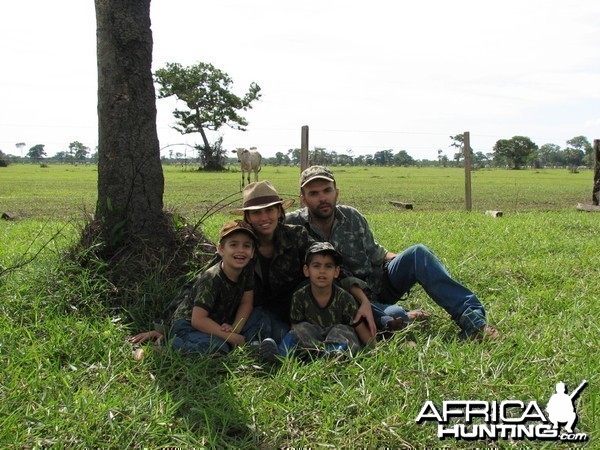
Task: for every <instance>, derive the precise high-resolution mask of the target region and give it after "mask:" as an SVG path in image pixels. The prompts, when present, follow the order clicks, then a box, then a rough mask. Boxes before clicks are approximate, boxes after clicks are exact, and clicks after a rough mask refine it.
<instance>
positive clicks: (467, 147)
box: [463, 131, 471, 211]
mask: <svg viewBox="0 0 600 450" xmlns="http://www.w3.org/2000/svg"><path fill="white" fill-rule="evenodd" d="M463 154H464V157H465V200H466V203H467V205H466V206H467V211H471V140H470V133H469V132H468V131H465V133H464V134H463Z"/></svg>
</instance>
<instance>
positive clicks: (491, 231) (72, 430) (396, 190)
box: [0, 165, 600, 449]
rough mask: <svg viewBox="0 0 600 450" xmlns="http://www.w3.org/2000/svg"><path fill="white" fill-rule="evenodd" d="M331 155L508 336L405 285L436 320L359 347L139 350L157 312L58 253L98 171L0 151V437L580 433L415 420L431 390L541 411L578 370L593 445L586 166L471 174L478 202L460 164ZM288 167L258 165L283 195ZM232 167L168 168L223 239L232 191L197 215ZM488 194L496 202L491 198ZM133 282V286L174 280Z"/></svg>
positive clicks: (364, 201)
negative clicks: (399, 204) (7, 216)
mask: <svg viewBox="0 0 600 450" xmlns="http://www.w3.org/2000/svg"><path fill="white" fill-rule="evenodd" d="M333 170H334V173H335V175H336V179H337V181H338V186H339V187H340V189H341V194H340V202H341V203H347V204H350V205H353V206H356V207H358V208H359V209H360V210H362V211H363V212H364V213H365V215H366V216H367V218H368V219H369V221H370V223H371V226H372V229H373V231H374V234H375V236H376V238H377V240H378V241H379V242H380V243H382V244H383V245H384V246H386V247H387V248H388V249H390V250H392V251H399V250H401V249H403V248H405V247H407V246H409V245H412V244H414V243H423V244H425V245H427V246H429V247H430V248H431V249H432V250H433V251H434V252H435V253H436V254H437V255H438V256H439V257H440V259H441V260H442V261H443V262H444V264H445V265H446V267H447V268H448V270H449V271H450V273H451V274H452V275H453V276H454V277H455V278H456V279H457V280H459V281H461V282H463V283H464V284H466V285H467V286H469V287H470V288H472V289H473V290H474V291H475V292H476V293H477V294H478V295H479V296H480V298H481V299H482V301H483V303H484V305H485V306H486V308H487V310H488V315H489V320H490V322H491V323H492V324H494V325H496V326H497V327H498V328H499V329H500V331H501V333H502V339H501V340H499V341H497V342H484V343H482V344H478V343H473V342H462V341H458V340H457V339H456V334H457V332H458V328H457V327H456V326H455V325H454V324H453V323H451V321H450V320H449V319H448V318H447V317H446V315H445V313H444V312H443V311H442V310H441V309H440V308H439V307H437V306H436V305H435V304H433V302H431V300H429V298H428V297H427V295H426V294H425V293H424V292H423V291H422V289H420V288H416V289H414V290H413V292H412V293H411V295H410V297H409V298H408V299H407V300H406V301H404V304H403V306H406V307H408V308H418V307H422V308H425V309H427V310H429V311H431V312H433V318H432V320H431V322H429V323H427V324H426V325H424V326H418V327H414V328H411V329H409V330H407V331H406V332H401V333H398V334H397V335H396V336H394V338H393V339H391V340H389V341H386V342H382V343H381V344H380V345H378V346H377V347H376V348H375V349H373V350H371V351H368V352H365V353H363V354H360V355H358V356H357V357H356V358H353V359H332V360H319V361H316V362H314V363H312V364H302V363H300V362H298V361H297V360H295V359H291V360H288V361H285V362H284V363H283V365H282V366H281V367H280V368H276V369H274V370H267V369H265V368H264V367H260V365H258V364H257V363H256V360H255V359H254V357H253V356H252V355H251V353H250V352H249V351H248V350H247V349H239V350H236V351H235V352H233V353H231V354H230V355H228V356H226V357H220V358H191V357H183V356H181V355H178V354H174V353H173V352H170V351H168V350H166V349H164V350H163V351H162V352H158V351H155V350H153V349H152V346H151V345H148V346H145V347H144V349H145V351H146V357H145V358H144V359H143V360H142V361H135V360H134V359H133V358H132V347H131V345H130V344H128V343H127V341H126V338H127V336H129V335H130V334H132V333H134V332H137V331H140V330H142V329H144V328H146V327H149V326H150V319H151V318H152V316H153V312H148V313H147V315H146V316H142V317H140V316H135V317H132V316H131V314H130V312H129V311H126V310H123V309H114V308H108V307H106V306H105V305H104V303H103V299H106V298H107V297H109V296H110V295H113V293H115V292H118V289H119V287H118V286H112V285H110V284H109V283H107V282H106V281H105V280H103V279H102V276H101V273H102V272H101V267H95V268H94V267H92V268H85V269H84V268H80V267H73V265H72V263H70V262H69V261H68V260H67V259H65V258H64V255H65V253H66V251H67V250H68V249H69V248H70V247H71V246H72V244H73V243H74V242H75V241H76V240H77V238H78V233H79V231H80V228H81V224H82V223H83V218H84V215H85V213H91V212H93V210H94V202H95V195H96V191H95V190H96V179H97V178H96V177H97V172H96V168H95V167H93V166H78V167H74V166H49V167H48V168H41V167H39V166H36V165H12V166H9V167H8V168H0V213H2V212H11V213H16V214H18V215H19V216H20V217H19V218H18V219H17V220H15V221H0V271H2V270H3V268H9V267H15V270H14V271H11V272H10V273H6V274H5V275H4V276H0V308H1V309H2V314H1V315H0V417H2V424H3V425H2V427H0V446H2V447H9V448H10V447H12V446H14V447H21V448H39V447H53V446H55V447H56V448H64V447H69V448H84V447H97V448H103V447H111V448H126V447H131V448H161V447H166V446H178V447H183V448H191V447H195V448H203V447H204V448H250V449H254V448H256V449H269V448H292V447H295V448H298V447H303V448H357V447H358V448H407V449H408V448H425V447H427V448H440V447H445V448H474V447H484V446H486V447H487V446H491V447H496V448H549V447H552V448H572V447H573V446H574V445H575V444H572V443H566V442H563V443H560V442H558V443H554V441H553V440H537V439H526V438H524V439H505V438H498V439H489V438H488V439H477V440H474V441H469V440H455V439H454V438H446V439H445V440H440V438H438V436H437V424H435V423H433V422H428V421H426V422H424V423H421V424H417V423H416V422H415V418H416V417H417V416H418V415H419V412H420V411H421V409H422V407H423V406H424V404H425V402H427V401H432V402H434V403H435V404H436V405H438V406H439V405H441V404H442V402H443V401H450V400H479V401H486V402H488V401H489V402H491V401H497V402H498V403H500V402H502V401H504V400H518V401H522V402H524V403H525V404H527V403H529V402H532V401H536V402H537V403H538V404H539V405H540V407H541V408H544V407H545V405H546V403H547V401H548V399H549V398H550V396H551V395H552V394H553V393H554V388H555V385H556V383H558V382H559V381H562V382H564V383H566V385H567V388H568V390H569V391H571V390H572V389H574V388H575V387H576V386H577V385H579V384H580V383H581V382H582V381H583V380H584V379H585V380H587V381H588V385H587V387H585V389H584V390H583V391H582V393H581V395H580V396H579V398H578V400H577V402H576V404H575V405H576V411H577V414H578V417H579V421H578V423H577V426H576V431H577V432H578V433H585V434H586V435H587V439H588V440H587V446H588V447H589V448H595V447H596V446H597V445H598V444H597V443H596V441H597V440H598V439H599V431H600V430H599V427H598V416H599V408H600V405H599V403H598V393H599V390H598V383H599V382H600V377H599V375H598V373H599V368H600V364H599V362H598V361H599V356H600V355H599V352H598V348H600V334H599V328H600V327H599V325H598V322H597V318H598V317H600V306H599V305H600V302H599V298H598V297H599V296H600V294H599V293H600V279H599V277H598V266H599V263H600V257H599V256H598V249H597V247H598V242H600V241H599V237H600V215H598V214H595V213H585V212H579V211H576V210H575V205H576V204H577V203H579V202H581V203H589V201H590V198H591V189H592V172H591V171H583V172H581V173H575V174H573V173H569V172H568V171H567V170H524V171H508V170H480V171H476V172H473V174H472V180H473V211H472V212H470V213H469V212H466V211H464V199H463V197H464V178H463V177H464V172H463V170H462V169H442V168H373V167H371V168H363V167H344V168H333ZM298 178H299V170H298V169H297V168H289V167H279V168H278V167H270V166H265V167H263V169H262V171H261V172H260V179H261V180H267V179H268V180H270V181H271V182H273V184H274V185H275V186H276V187H277V189H278V191H279V193H280V195H281V196H282V197H284V198H291V197H297V194H298ZM239 183H240V173H239V171H231V172H224V173H202V172H196V171H190V170H188V171H183V170H182V169H181V168H177V167H165V196H164V199H165V207H166V208H167V209H171V210H174V211H177V212H178V213H180V214H181V215H182V216H184V217H186V218H187V219H188V220H189V221H190V222H196V221H199V220H201V219H202V218H203V217H204V220H203V225H202V226H203V229H204V230H205V231H206V233H207V234H208V236H209V237H211V238H213V239H214V238H215V237H216V234H217V230H218V229H219V227H220V225H221V224H222V222H223V221H224V220H225V219H227V218H230V217H231V216H230V215H229V214H228V213H227V212H226V210H227V208H226V207H225V208H224V209H223V210H221V211H219V212H217V213H215V214H212V215H210V216H209V217H206V213H207V211H208V210H209V209H210V208H211V206H212V205H214V204H216V203H217V202H219V201H220V200H222V199H224V198H228V200H226V203H229V202H231V203H232V206H234V205H235V206H237V205H239V203H240V199H241V195H240V194H239V189H240V187H239ZM392 200H397V201H404V202H411V203H413V204H414V210H410V211H407V210H401V209H398V208H396V207H395V206H392V205H390V204H389V201H392ZM489 209H491V210H502V211H503V212H504V216H503V217H500V218H493V217H490V216H487V215H485V214H484V211H485V210H489ZM51 237H53V239H52V240H51V241H49V239H50V238H51ZM45 244H47V245H45ZM38 252H39V254H38ZM30 259H31V262H28V261H29V260H30ZM144 288H145V287H144V286H141V287H140V290H139V293H138V295H139V297H140V301H141V302H149V300H148V298H149V297H153V296H157V295H160V294H161V292H162V293H166V292H171V291H172V290H173V289H174V286H163V287H161V288H162V289H163V290H162V291H161V288H157V287H153V289H149V290H147V291H145V290H144ZM409 338H410V339H414V341H415V342H416V345H409V343H408V340H409ZM511 414H513V415H517V416H520V415H521V414H520V411H519V410H518V408H513V409H511ZM452 423H454V422H452ZM577 445H582V444H577ZM583 445H586V444H585V443H584V444H583Z"/></svg>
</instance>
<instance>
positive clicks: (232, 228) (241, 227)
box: [219, 219, 257, 242]
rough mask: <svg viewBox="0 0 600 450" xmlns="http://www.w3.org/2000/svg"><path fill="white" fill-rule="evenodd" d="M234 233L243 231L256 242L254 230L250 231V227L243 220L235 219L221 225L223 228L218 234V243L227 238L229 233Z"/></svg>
mask: <svg viewBox="0 0 600 450" xmlns="http://www.w3.org/2000/svg"><path fill="white" fill-rule="evenodd" d="M236 231H243V232H245V233H247V234H248V235H250V237H251V238H252V239H254V241H256V240H257V238H256V234H254V230H253V229H252V227H251V226H250V225H248V224H247V223H246V222H244V221H243V220H239V219H237V220H230V221H228V222H225V223H224V224H223V227H221V231H220V232H219V242H221V241H222V240H223V238H225V237H227V236H229V235H230V234H231V233H235V232H236Z"/></svg>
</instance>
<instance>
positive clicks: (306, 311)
mask: <svg viewBox="0 0 600 450" xmlns="http://www.w3.org/2000/svg"><path fill="white" fill-rule="evenodd" d="M357 311H358V304H357V302H356V300H354V297H352V295H351V294H350V293H349V292H347V291H345V290H343V289H341V288H340V287H338V286H335V285H334V286H333V291H332V293H331V298H330V299H329V302H328V303H327V306H325V307H324V308H322V307H321V306H319V304H318V303H317V300H316V299H315V298H314V296H313V294H312V291H311V289H310V284H307V285H305V286H302V287H301V288H300V289H298V290H297V291H296V292H294V296H293V297H292V306H291V311H290V320H291V322H292V323H299V322H309V323H312V324H313V325H318V326H320V327H322V328H329V327H332V326H333V325H339V324H341V325H350V326H352V325H353V324H352V322H353V321H354V317H355V316H356V312H357Z"/></svg>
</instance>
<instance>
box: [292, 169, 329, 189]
mask: <svg viewBox="0 0 600 450" xmlns="http://www.w3.org/2000/svg"><path fill="white" fill-rule="evenodd" d="M316 179H321V180H326V181H332V182H334V183H335V178H334V177H333V172H331V170H329V169H328V168H327V167H324V166H310V167H309V168H308V169H304V171H303V172H302V175H300V187H301V188H303V187H304V186H305V185H306V184H307V183H310V182H311V181H313V180H316Z"/></svg>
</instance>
